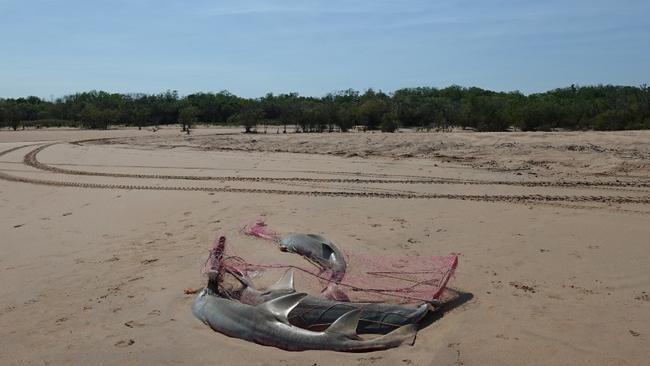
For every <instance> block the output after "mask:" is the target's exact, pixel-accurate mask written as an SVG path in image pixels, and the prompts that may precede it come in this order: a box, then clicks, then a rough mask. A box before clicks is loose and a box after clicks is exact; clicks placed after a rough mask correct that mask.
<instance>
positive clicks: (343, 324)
mask: <svg viewBox="0 0 650 366" xmlns="http://www.w3.org/2000/svg"><path fill="white" fill-rule="evenodd" d="M359 319H361V309H354V310H352V311H349V312H347V313H345V314H343V315H341V317H340V318H338V319H336V321H334V323H332V325H330V326H329V327H328V328H327V329H325V333H337V334H342V335H344V336H346V337H348V338H351V339H359V336H358V335H357V325H358V324H359Z"/></svg>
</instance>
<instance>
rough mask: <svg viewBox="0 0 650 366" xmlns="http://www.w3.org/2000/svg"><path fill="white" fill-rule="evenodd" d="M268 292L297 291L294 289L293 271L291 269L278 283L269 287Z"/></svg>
mask: <svg viewBox="0 0 650 366" xmlns="http://www.w3.org/2000/svg"><path fill="white" fill-rule="evenodd" d="M268 290H273V291H280V290H290V291H296V288H295V287H294V284H293V270H292V269H290V270H288V271H286V272H285V273H284V274H283V275H282V277H280V279H279V280H278V281H277V282H276V283H274V284H272V285H271V286H269V288H268Z"/></svg>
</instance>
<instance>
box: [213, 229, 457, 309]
mask: <svg viewBox="0 0 650 366" xmlns="http://www.w3.org/2000/svg"><path fill="white" fill-rule="evenodd" d="M239 234H244V235H242V236H241V237H236V238H232V237H230V238H228V243H227V244H226V241H225V238H224V239H222V242H219V241H217V242H216V243H215V246H214V248H213V250H212V254H211V259H210V260H209V261H208V263H207V264H206V271H207V272H220V273H223V272H229V273H231V274H235V275H237V276H242V277H247V278H251V279H253V281H254V282H255V284H256V286H258V287H259V288H263V287H264V286H268V285H270V284H271V283H273V282H274V281H275V280H277V279H278V278H280V277H281V276H282V274H284V272H286V271H287V270H290V269H293V271H294V276H295V283H296V287H297V290H298V291H301V292H308V293H310V294H312V295H315V294H317V293H319V292H320V293H321V294H322V296H323V297H329V298H334V299H339V300H341V299H346V300H349V301H353V302H384V303H393V304H415V303H422V302H434V301H436V300H438V299H440V298H441V296H443V293H444V290H445V288H446V287H447V284H448V282H449V280H450V279H451V277H452V276H453V274H454V271H455V269H456V267H457V265H458V257H457V256H455V255H445V256H395V255H378V254H368V253H357V252H354V251H353V250H351V249H350V248H347V247H345V246H342V245H339V248H340V249H341V250H342V251H343V252H344V255H345V259H346V262H347V272H346V274H345V276H344V277H343V279H342V280H340V282H338V281H336V282H338V283H335V282H334V281H333V280H332V278H334V277H333V276H332V273H329V272H328V271H327V270H326V269H323V268H322V267H321V266H318V265H317V264H315V263H313V262H310V261H305V258H302V257H301V256H299V255H295V254H288V253H282V252H280V251H279V250H278V246H277V245H275V248H274V247H270V246H269V243H274V244H275V243H278V242H279V240H280V238H281V235H280V234H279V233H277V232H275V231H273V230H271V229H270V228H269V227H267V226H266V224H265V223H264V222H263V221H256V222H254V223H252V224H249V225H246V226H245V227H244V228H243V229H241V230H240V233H239ZM246 237H249V238H250V237H254V238H256V239H255V240H246V239H247V238H246ZM260 239H263V240H260ZM244 245H245V247H244Z"/></svg>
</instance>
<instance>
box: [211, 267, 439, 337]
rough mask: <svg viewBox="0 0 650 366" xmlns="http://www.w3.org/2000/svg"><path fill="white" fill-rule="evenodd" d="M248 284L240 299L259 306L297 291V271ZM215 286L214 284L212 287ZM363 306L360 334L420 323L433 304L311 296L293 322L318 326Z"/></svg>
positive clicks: (294, 312)
mask: <svg viewBox="0 0 650 366" xmlns="http://www.w3.org/2000/svg"><path fill="white" fill-rule="evenodd" d="M247 282H248V283H249V285H245V287H244V289H243V290H241V291H240V292H239V293H240V294H241V295H240V297H239V301H241V302H242V303H245V304H249V305H259V304H262V303H264V302H266V301H269V300H272V299H275V298H278V297H281V296H284V295H288V294H292V293H295V292H296V290H295V287H294V278H293V271H292V270H289V271H287V272H286V273H285V274H284V276H282V278H280V280H278V281H277V282H276V283H275V284H273V285H271V286H270V287H268V288H267V289H264V290H257V289H256V288H254V287H253V286H252V284H251V283H250V281H247ZM211 287H212V286H211ZM356 309H360V310H361V315H360V321H359V324H358V326H357V331H358V332H359V333H376V334H386V333H388V332H390V331H392V330H394V329H395V328H397V327H400V326H403V325H407V324H416V323H417V322H419V321H420V320H422V318H423V317H424V316H425V315H426V314H427V313H428V311H429V305H427V304H422V305H420V306H418V307H411V306H402V305H393V304H382V303H358V302H343V301H333V300H327V299H322V298H318V297H314V296H310V295H307V296H305V297H304V298H303V299H302V301H300V303H299V304H298V305H297V306H296V307H295V308H294V309H293V310H292V311H291V313H290V314H289V316H288V317H289V320H290V322H291V324H293V325H296V326H299V327H301V328H305V329H318V328H322V327H324V326H327V325H329V324H332V323H334V322H335V321H336V320H337V319H338V318H340V317H341V316H343V315H344V314H346V313H348V312H350V311H353V310H356Z"/></svg>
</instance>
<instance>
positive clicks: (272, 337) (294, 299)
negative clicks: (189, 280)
mask: <svg viewBox="0 0 650 366" xmlns="http://www.w3.org/2000/svg"><path fill="white" fill-rule="evenodd" d="M305 296H306V294H301V293H293V294H289V295H285V296H281V297H279V298H276V299H273V300H270V301H267V302H265V303H262V304H259V305H256V306H251V305H246V304H242V303H239V302H237V301H233V300H228V299H224V298H221V297H218V296H214V295H212V294H210V293H209V291H208V290H207V289H204V290H203V291H201V293H200V294H199V295H198V296H197V298H196V299H195V301H194V304H193V306H192V311H193V313H194V315H195V316H196V317H197V318H198V319H199V320H201V321H202V322H203V323H205V324H207V325H208V326H210V328H212V329H213V330H215V331H218V332H220V333H223V334H225V335H228V336H231V337H235V338H240V339H244V340H247V341H250V342H255V343H258V344H262V345H267V346H274V347H278V348H281V349H284V350H288V351H305V350H332V351H341V352H362V351H374V350H382V349H388V348H393V347H397V346H399V345H401V344H402V343H405V342H410V343H411V344H412V343H413V342H414V340H415V335H416V332H417V327H416V326H415V325H413V324H409V325H405V326H403V327H400V328H398V329H396V330H394V331H393V332H391V333H389V334H386V335H384V336H381V337H379V338H375V339H371V340H363V339H361V338H359V337H358V335H357V333H356V327H357V323H358V321H359V317H360V315H361V311H360V310H355V311H351V312H349V313H346V314H345V315H343V316H341V317H340V318H339V319H337V320H336V321H335V322H334V323H333V324H332V325H331V326H330V327H329V328H328V329H326V330H325V331H323V332H312V331H309V330H305V329H302V328H298V327H296V326H293V325H291V324H290V323H289V321H288V318H287V315H288V314H289V313H290V312H291V310H292V309H293V308H295V307H296V306H297V305H298V303H299V302H300V301H301V300H302V299H303V298H304V297H305Z"/></svg>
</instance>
